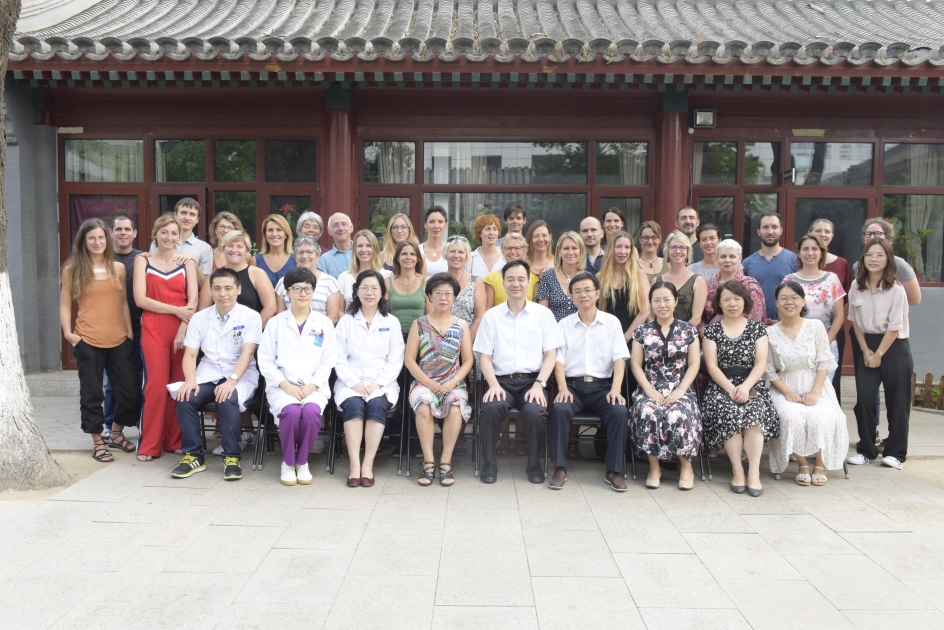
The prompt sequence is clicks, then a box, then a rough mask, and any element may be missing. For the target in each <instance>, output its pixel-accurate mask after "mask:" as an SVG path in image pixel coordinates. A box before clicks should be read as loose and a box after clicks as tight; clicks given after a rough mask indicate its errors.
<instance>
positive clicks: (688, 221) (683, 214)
mask: <svg viewBox="0 0 944 630" xmlns="http://www.w3.org/2000/svg"><path fill="white" fill-rule="evenodd" d="M700 223H701V220H700V219H699V218H698V211H697V210H695V209H694V208H692V207H691V206H685V207H684V208H682V209H681V210H679V211H678V212H677V213H675V227H676V228H678V229H679V231H681V232H682V234H684V235H685V236H687V237H688V240H689V241H691V243H692V262H698V261H699V260H701V259H702V258H704V254H703V253H702V251H701V247H699V246H698V237H697V234H698V232H697V230H698V225H699V224H700Z"/></svg>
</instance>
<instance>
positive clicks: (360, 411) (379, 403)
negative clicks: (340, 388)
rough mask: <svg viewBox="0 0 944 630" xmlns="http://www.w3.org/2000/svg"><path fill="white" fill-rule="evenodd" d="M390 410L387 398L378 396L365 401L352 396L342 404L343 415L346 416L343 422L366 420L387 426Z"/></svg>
mask: <svg viewBox="0 0 944 630" xmlns="http://www.w3.org/2000/svg"><path fill="white" fill-rule="evenodd" d="M388 409H390V401H388V400H387V397H386V396H377V397H376V398H371V399H370V400H364V399H363V398H361V397H360V396H352V397H350V398H348V399H347V400H345V401H344V402H343V403H341V413H343V414H344V417H343V422H347V421H348V420H360V419H364V420H373V421H374V422H379V423H380V424H386V423H387V410H388Z"/></svg>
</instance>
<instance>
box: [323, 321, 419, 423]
mask: <svg viewBox="0 0 944 630" xmlns="http://www.w3.org/2000/svg"><path fill="white" fill-rule="evenodd" d="M335 332H336V333H337V339H338V362H337V365H336V366H335V368H334V371H335V373H337V375H338V380H337V382H336V383H335V384H334V401H335V402H336V403H337V404H338V405H340V404H341V403H343V402H344V401H345V400H347V399H348V398H351V397H352V396H360V394H358V393H357V392H355V391H354V389H353V387H354V385H357V384H358V383H364V384H365V385H367V384H369V383H377V384H378V385H380V389H378V390H376V391H375V392H374V393H372V394H371V395H370V396H368V397H367V398H366V400H370V399H371V398H376V397H377V396H386V397H387V400H388V401H390V404H391V405H395V404H397V398H399V396H400V383H399V382H398V381H399V377H400V371H401V370H402V369H403V354H404V344H403V333H401V332H400V321H399V320H398V319H397V318H396V317H394V316H393V315H387V316H386V317H384V316H383V315H381V314H380V313H379V312H378V313H377V314H375V315H374V321H373V322H371V325H370V328H368V327H367V322H365V321H364V315H363V314H362V312H361V311H357V313H356V314H355V315H350V314H348V315H345V316H344V317H342V318H341V321H339V322H338V327H337V328H336V329H335Z"/></svg>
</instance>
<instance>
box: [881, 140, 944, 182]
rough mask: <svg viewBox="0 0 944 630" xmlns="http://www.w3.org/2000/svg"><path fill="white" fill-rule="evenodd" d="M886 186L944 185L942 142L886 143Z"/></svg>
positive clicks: (943, 147) (943, 151) (943, 150)
mask: <svg viewBox="0 0 944 630" xmlns="http://www.w3.org/2000/svg"><path fill="white" fill-rule="evenodd" d="M885 185H886V186H944V144H897V143H896V144H892V143H889V144H886V145H885Z"/></svg>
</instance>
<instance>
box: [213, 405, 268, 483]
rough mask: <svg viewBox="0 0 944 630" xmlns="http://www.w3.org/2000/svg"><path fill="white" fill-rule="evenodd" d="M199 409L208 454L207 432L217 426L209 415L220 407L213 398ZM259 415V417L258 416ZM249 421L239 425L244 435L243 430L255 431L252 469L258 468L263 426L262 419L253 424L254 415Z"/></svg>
mask: <svg viewBox="0 0 944 630" xmlns="http://www.w3.org/2000/svg"><path fill="white" fill-rule="evenodd" d="M198 411H199V412H200V438H201V439H202V440H203V452H204V454H206V452H207V442H206V434H207V431H213V429H214V427H215V426H216V423H215V422H210V421H209V420H208V417H209V414H211V413H217V412H218V411H219V409H218V407H217V406H216V401H215V400H213V401H210V402H208V403H207V404H205V405H203V406H202V407H200V409H198ZM246 411H247V412H248V411H250V409H246ZM257 417H258V416H257ZM249 422H250V424H249V425H240V427H239V432H240V435H242V433H243V432H253V433H255V444H254V445H253V456H252V469H253V470H256V458H257V457H258V454H259V435H260V428H261V426H262V421H261V420H260V421H259V422H258V424H252V415H250V416H249ZM259 469H260V470H261V469H262V466H261V464H260V467H259Z"/></svg>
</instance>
